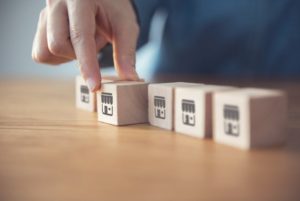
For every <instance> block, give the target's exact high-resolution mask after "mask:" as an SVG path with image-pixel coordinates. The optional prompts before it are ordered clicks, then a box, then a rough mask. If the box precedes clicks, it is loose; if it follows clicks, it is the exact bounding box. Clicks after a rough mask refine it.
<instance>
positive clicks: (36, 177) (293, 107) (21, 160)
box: [0, 79, 300, 201]
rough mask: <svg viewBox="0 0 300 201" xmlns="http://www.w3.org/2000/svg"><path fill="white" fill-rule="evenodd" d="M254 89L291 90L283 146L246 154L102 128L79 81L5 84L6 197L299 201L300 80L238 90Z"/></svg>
mask: <svg viewBox="0 0 300 201" xmlns="http://www.w3.org/2000/svg"><path fill="white" fill-rule="evenodd" d="M200 81H203V80H200ZM204 81H205V80H204ZM210 82H212V83H214V82H213V81H210ZM254 83H255V85H261V86H263V87H274V88H282V89H284V90H286V91H287V93H288V96H289V122H288V128H287V131H286V132H287V135H288V142H287V143H286V144H285V146H283V147H275V148H272V149H266V150H253V151H241V150H239V149H235V148H231V147H227V146H225V145H219V144H216V143H214V142H213V141H212V140H200V139H195V138H191V137H188V136H184V135H177V134H175V133H173V132H171V131H166V130H162V129H159V128H155V127H151V126H149V125H134V126H126V127H116V126H111V125H107V124H102V123H99V122H98V121H97V114H96V113H90V112H85V111H82V110H78V109H76V107H75V94H74V90H75V89H74V87H75V86H74V81H73V80H70V81H51V80H43V81H38V80H25V81H17V80H8V79H2V80H0V92H1V98H0V200H1V201H15V200H18V201H48V200H49V201H69V200H70V201H77V200H78V201H83V200H84V201H99V200H101V201H110V200H116V201H120V200H128V201H134V200H136V201H143V200H145V201H156V200H162V201H177V200H178V201H190V200H195V201H199V200H243V201H247V200H249V201H253V200H264V201H266V200H300V191H299V186H300V84H299V82H282V83H281V82H262V83H258V82H248V83H246V82H238V83H237V85H247V86H249V85H250V84H251V85H254ZM214 84H216V83H214ZM224 84H226V85H232V84H233V83H232V81H230V82H228V83H224Z"/></svg>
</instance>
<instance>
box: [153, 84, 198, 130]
mask: <svg viewBox="0 0 300 201" xmlns="http://www.w3.org/2000/svg"><path fill="white" fill-rule="evenodd" d="M199 85H201V84H196V83H185V82H172V83H157V84H149V87H148V101H149V109H148V113H149V123H150V124H151V125H153V126H157V127H160V128H164V129H168V130H173V129H174V89H175V88H176V87H189V86H199Z"/></svg>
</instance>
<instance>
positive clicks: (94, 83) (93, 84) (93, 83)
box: [86, 78, 101, 92]
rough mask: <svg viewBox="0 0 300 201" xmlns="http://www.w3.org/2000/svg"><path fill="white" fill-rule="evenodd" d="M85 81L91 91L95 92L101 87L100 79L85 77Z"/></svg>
mask: <svg viewBox="0 0 300 201" xmlns="http://www.w3.org/2000/svg"><path fill="white" fill-rule="evenodd" d="M86 83H87V85H88V88H89V90H90V91H91V92H96V91H98V90H99V89H100V88H101V80H100V79H99V80H98V79H97V80H96V79H94V78H87V80H86Z"/></svg>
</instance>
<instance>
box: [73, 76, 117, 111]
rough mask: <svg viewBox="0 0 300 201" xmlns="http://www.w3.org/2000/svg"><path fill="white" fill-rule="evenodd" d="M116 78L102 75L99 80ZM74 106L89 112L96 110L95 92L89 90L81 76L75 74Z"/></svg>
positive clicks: (108, 80) (105, 80)
mask: <svg viewBox="0 0 300 201" xmlns="http://www.w3.org/2000/svg"><path fill="white" fill-rule="evenodd" d="M114 80H116V78H114V77H107V78H106V77H104V78H103V79H102V80H101V82H102V83H106V82H112V81H114ZM75 98H76V100H75V101H76V107H77V108H79V109H83V110H86V111H90V112H96V111H97V99H96V93H92V92H90V90H89V88H88V86H87V84H86V83H85V81H84V79H83V78H82V77H81V76H76V84H75Z"/></svg>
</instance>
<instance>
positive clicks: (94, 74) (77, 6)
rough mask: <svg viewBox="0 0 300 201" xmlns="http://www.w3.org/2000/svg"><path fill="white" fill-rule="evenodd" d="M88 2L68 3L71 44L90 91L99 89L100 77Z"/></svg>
mask: <svg viewBox="0 0 300 201" xmlns="http://www.w3.org/2000/svg"><path fill="white" fill-rule="evenodd" d="M87 2H88V1H80V0H74V1H68V15H69V21H70V22H69V24H70V37H71V42H72V45H73V48H74V51H75V54H76V58H77V60H78V62H79V66H80V71H81V74H82V76H83V78H84V79H85V80H86V82H87V84H88V86H89V88H90V90H91V91H93V92H95V91H96V90H98V89H99V88H100V85H101V76H100V70H99V63H98V59H97V49H96V41H95V29H96V28H95V27H96V24H95V11H94V7H93V6H92V5H91V4H89V3H87Z"/></svg>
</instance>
